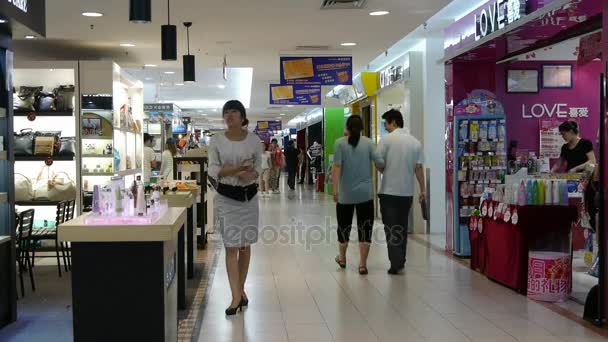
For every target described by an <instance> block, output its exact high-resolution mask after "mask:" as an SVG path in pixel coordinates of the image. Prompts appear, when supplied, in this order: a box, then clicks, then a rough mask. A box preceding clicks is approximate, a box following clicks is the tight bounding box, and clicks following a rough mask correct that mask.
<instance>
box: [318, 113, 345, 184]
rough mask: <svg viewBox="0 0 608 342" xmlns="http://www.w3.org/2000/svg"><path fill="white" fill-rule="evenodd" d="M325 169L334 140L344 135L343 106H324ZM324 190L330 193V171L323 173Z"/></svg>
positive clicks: (332, 151) (332, 150)
mask: <svg viewBox="0 0 608 342" xmlns="http://www.w3.org/2000/svg"><path fill="white" fill-rule="evenodd" d="M323 117H324V120H325V122H324V125H323V127H324V128H325V149H324V150H325V152H324V153H325V155H324V158H325V163H324V165H325V171H326V172H327V171H328V170H329V165H330V162H329V157H330V155H333V154H334V145H335V143H336V140H338V139H339V138H341V137H343V136H344V122H345V121H344V120H345V119H344V108H342V107H339V108H325V115H324V116H323ZM325 192H326V193H328V194H331V193H332V184H331V173H330V174H326V175H325Z"/></svg>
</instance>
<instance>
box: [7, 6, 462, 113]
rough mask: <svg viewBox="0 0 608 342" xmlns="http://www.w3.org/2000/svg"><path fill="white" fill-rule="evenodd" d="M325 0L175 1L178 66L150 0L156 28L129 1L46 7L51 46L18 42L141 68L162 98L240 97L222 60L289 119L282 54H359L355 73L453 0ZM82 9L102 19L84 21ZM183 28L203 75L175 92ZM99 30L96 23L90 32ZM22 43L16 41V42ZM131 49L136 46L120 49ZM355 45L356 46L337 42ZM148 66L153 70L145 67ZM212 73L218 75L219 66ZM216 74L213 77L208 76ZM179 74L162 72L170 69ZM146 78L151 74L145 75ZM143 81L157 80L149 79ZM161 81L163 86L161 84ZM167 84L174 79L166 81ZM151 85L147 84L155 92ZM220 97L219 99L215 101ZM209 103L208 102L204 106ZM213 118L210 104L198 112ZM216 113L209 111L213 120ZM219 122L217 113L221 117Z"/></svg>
mask: <svg viewBox="0 0 608 342" xmlns="http://www.w3.org/2000/svg"><path fill="white" fill-rule="evenodd" d="M321 2H322V1H321V0H204V1H203V0H173V1H171V3H172V4H171V5H172V10H171V17H172V18H171V21H172V23H173V24H176V25H178V40H179V43H178V55H179V56H178V61H177V62H163V61H161V58H160V26H161V25H164V24H166V22H167V18H166V6H167V2H166V0H152V3H153V21H152V23H151V24H131V23H129V18H128V14H129V1H127V0H105V1H99V0H78V1H75V0H50V1H47V39H46V40H38V41H29V40H28V41H25V40H21V41H16V42H15V55H16V58H24V59H38V60H40V59H49V58H50V59H78V58H80V59H94V58H95V59H97V58H111V59H114V60H116V61H117V62H118V63H119V64H120V65H121V66H123V67H127V68H135V70H134V73H136V74H137V76H138V77H139V78H141V79H142V80H143V81H144V82H147V83H154V85H153V86H152V87H151V88H152V89H154V88H158V87H159V86H158V84H159V83H161V82H163V83H167V85H165V86H163V87H161V88H160V89H161V91H160V92H159V93H158V94H159V99H160V100H165V99H164V98H162V97H163V96H164V95H165V94H167V96H169V95H170V97H179V96H181V95H184V96H185V97H187V99H192V98H196V99H198V100H213V99H216V100H218V99H219V100H223V99H229V97H230V96H235V93H234V90H235V89H236V88H239V85H235V84H233V82H236V81H233V80H229V82H228V84H226V88H225V89H219V88H218V87H217V85H218V84H219V83H221V81H222V80H221V74H220V73H218V70H219V69H218V68H221V65H222V59H223V56H224V54H227V55H228V65H229V67H231V68H253V80H252V94H251V105H250V113H251V114H252V116H254V117H262V116H272V117H276V116H277V115H278V113H281V112H286V113H287V114H288V115H287V116H286V118H288V117H290V116H293V115H294V114H296V113H298V112H301V108H298V107H294V108H274V109H269V108H268V107H269V105H268V84H269V83H271V82H275V81H277V80H278V78H279V56H280V55H292V54H311V55H328V54H329V55H331V54H352V55H353V61H354V67H355V70H361V69H363V68H364V67H365V65H366V64H367V63H368V62H369V61H371V60H372V59H373V58H375V57H376V56H378V54H380V53H382V52H383V51H384V50H386V49H387V48H388V47H390V46H391V45H392V44H394V43H395V42H397V41H398V40H399V39H401V38H402V37H403V36H405V35H406V34H407V33H408V32H410V31H412V30H414V29H415V28H416V27H417V26H419V25H420V24H422V23H423V22H424V21H425V20H426V19H427V18H429V17H431V16H432V15H433V14H434V13H436V12H437V11H438V10H439V9H441V8H442V7H444V6H445V5H446V4H448V3H449V2H450V0H416V1H412V0H408V1H405V0H368V2H367V6H366V8H365V9H362V10H321V9H320V6H321ZM380 9H382V10H389V11H391V13H390V14H389V15H388V16H383V17H372V16H369V15H368V13H369V12H370V11H373V10H380ZM85 11H98V12H102V13H104V16H103V17H102V18H87V17H83V16H81V15H80V13H81V12H85ZM184 21H192V22H193V23H194V25H193V27H192V28H191V30H190V50H191V53H193V54H196V58H197V61H196V62H197V68H198V71H199V72H198V75H197V76H198V77H197V83H196V84H195V85H186V86H174V85H170V84H173V83H180V81H181V55H183V54H185V47H186V41H185V36H186V35H185V28H184V27H183V25H182V24H181V23H182V22H184ZM91 25H93V26H91ZM16 38H18V37H16ZM125 42H128V43H133V44H135V45H136V46H135V47H132V48H123V47H120V46H119V44H120V43H125ZM343 42H356V43H357V44H358V45H357V46H355V47H353V48H343V47H341V46H340V43H343ZM308 45H312V46H328V47H329V49H328V50H326V51H321V52H311V51H299V50H297V49H296V47H297V46H308ZM144 64H156V65H158V67H157V68H153V69H151V68H146V69H147V70H146V71H143V70H142V67H143V65H144ZM212 68H215V69H212ZM205 69H210V70H205ZM168 70H171V71H175V72H176V73H175V74H174V75H169V76H167V75H165V74H164V71H168ZM143 74H145V75H146V76H144V77H141V75H143ZM145 77H148V78H152V79H151V80H145ZM161 78H162V80H161ZM168 78H169V81H167V79H168ZM148 88H150V86H149V87H148ZM218 92H219V94H218ZM201 103H204V102H201ZM192 109H193V111H194V112H197V110H198V109H200V110H204V111H209V109H212V108H208V106H193V108H192ZM210 114H212V113H210ZM217 115H219V114H217Z"/></svg>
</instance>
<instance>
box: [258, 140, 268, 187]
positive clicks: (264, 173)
mask: <svg viewBox="0 0 608 342" xmlns="http://www.w3.org/2000/svg"><path fill="white" fill-rule="evenodd" d="M260 145H262V174H261V175H260V180H259V182H260V191H261V192H262V193H261V194H262V196H266V194H267V192H268V194H270V166H271V165H270V151H269V150H268V144H267V143H265V142H263V141H262V142H260Z"/></svg>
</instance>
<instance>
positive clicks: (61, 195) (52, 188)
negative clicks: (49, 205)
mask: <svg viewBox="0 0 608 342" xmlns="http://www.w3.org/2000/svg"><path fill="white" fill-rule="evenodd" d="M75 198H76V185H75V184H74V181H73V180H72V178H70V175H68V174H67V173H65V172H57V173H55V174H54V175H53V177H52V178H51V179H49V181H48V199H49V200H50V201H67V200H73V199H75Z"/></svg>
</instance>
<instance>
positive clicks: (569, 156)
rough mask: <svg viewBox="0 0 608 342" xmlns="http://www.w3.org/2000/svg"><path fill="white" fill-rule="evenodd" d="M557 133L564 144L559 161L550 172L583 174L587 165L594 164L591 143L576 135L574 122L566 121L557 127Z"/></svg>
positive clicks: (576, 129)
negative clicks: (563, 171)
mask: <svg viewBox="0 0 608 342" xmlns="http://www.w3.org/2000/svg"><path fill="white" fill-rule="evenodd" d="M559 133H560V134H561V135H562V138H563V139H564V141H566V143H565V144H564V145H563V146H562V151H561V154H560V157H559V161H558V162H557V163H556V164H555V165H554V166H553V168H552V169H551V171H552V172H560V171H562V170H564V169H565V170H566V171H567V172H583V171H585V169H586V168H587V165H590V164H595V163H596V160H595V153H594V152H593V143H592V142H591V141H589V140H587V139H581V137H579V135H578V133H579V131H578V124H577V123H576V122H574V121H566V122H564V123H562V124H561V125H559Z"/></svg>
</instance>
